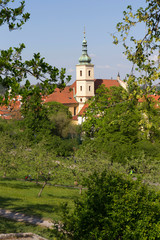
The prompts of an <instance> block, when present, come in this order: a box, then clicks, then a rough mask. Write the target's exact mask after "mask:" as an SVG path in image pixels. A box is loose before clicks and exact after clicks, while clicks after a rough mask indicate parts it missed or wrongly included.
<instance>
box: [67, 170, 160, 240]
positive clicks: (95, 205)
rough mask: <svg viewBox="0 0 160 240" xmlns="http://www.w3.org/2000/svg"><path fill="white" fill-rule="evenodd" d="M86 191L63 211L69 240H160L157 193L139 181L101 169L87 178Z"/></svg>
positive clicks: (159, 215) (159, 212)
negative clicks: (73, 204)
mask: <svg viewBox="0 0 160 240" xmlns="http://www.w3.org/2000/svg"><path fill="white" fill-rule="evenodd" d="M87 187H88V190H87V191H86V193H85V195H84V196H83V197H82V199H80V200H78V201H77V202H76V203H75V209H74V212H73V213H72V214H70V213H68V211H67V208H65V210H64V228H65V229H66V230H67V232H69V233H70V234H69V239H79V240H86V239H90V240H92V239H99V240H103V239H104V240H106V239H107V240H117V239H124V240H128V239H133V240H138V239H141V240H143V239H160V221H159V219H160V206H159V203H160V202H159V195H158V194H156V193H155V192H154V191H149V190H148V188H147V186H145V185H144V184H141V183H140V181H133V180H131V179H130V178H128V177H127V176H122V175H121V174H117V173H115V172H111V173H108V174H107V172H106V171H104V172H103V173H102V174H100V175H98V174H97V173H94V174H93V175H92V176H91V177H90V178H89V179H88V180H87Z"/></svg>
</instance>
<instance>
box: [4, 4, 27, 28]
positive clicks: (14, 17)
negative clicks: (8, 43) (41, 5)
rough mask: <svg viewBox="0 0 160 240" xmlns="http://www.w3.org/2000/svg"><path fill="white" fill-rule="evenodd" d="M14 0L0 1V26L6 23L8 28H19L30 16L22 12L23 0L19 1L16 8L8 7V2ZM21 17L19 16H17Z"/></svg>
mask: <svg viewBox="0 0 160 240" xmlns="http://www.w3.org/2000/svg"><path fill="white" fill-rule="evenodd" d="M11 2H12V3H13V2H14V0H12V1H11V0H1V1H0V26H2V25H3V24H5V23H7V25H8V27H9V30H15V29H18V28H21V26H22V25H23V24H24V23H25V22H26V21H27V20H28V19H29V18H30V14H29V13H23V12H24V7H25V1H22V2H20V6H19V7H16V8H11V7H9V3H11ZM19 17H21V18H19Z"/></svg>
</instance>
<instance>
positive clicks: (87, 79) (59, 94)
mask: <svg viewBox="0 0 160 240" xmlns="http://www.w3.org/2000/svg"><path fill="white" fill-rule="evenodd" d="M101 84H104V85H105V87H111V86H122V87H124V88H126V84H125V83H124V82H123V81H122V80H120V76H119V74H118V76H117V79H116V80H112V79H95V78H94V64H92V63H91V58H90V57H89V56H88V53H87V41H86V37H85V32H84V39H83V42H82V55H81V56H80V58H79V63H78V64H77V65H76V81H75V82H74V83H73V84H72V85H70V86H66V87H65V88H64V90H60V89H58V88H56V89H55V91H54V92H53V93H52V94H50V95H49V96H48V97H47V98H46V99H45V100H44V101H45V102H53V101H56V102H60V103H62V104H64V105H65V106H67V107H68V108H69V110H70V111H71V113H72V118H73V121H74V122H75V124H81V123H82V121H83V112H84V111H85V109H86V108H87V106H88V105H87V100H88V99H90V98H91V97H93V96H94V95H95V93H96V90H97V88H98V87H99V86H100V85H101Z"/></svg>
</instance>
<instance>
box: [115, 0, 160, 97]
mask: <svg viewBox="0 0 160 240" xmlns="http://www.w3.org/2000/svg"><path fill="white" fill-rule="evenodd" d="M159 12H160V4H159V0H156V1H155V0H146V6H145V7H140V8H139V9H137V10H136V11H135V12H133V10H132V6H128V7H127V10H126V11H124V12H123V15H124V17H123V21H122V22H119V23H118V24H117V30H118V32H119V33H120V36H119V37H117V36H115V35H114V36H113V39H114V43H115V44H118V43H119V42H123V46H124V49H125V50H124V54H125V55H126V57H127V59H128V60H129V61H131V62H132V63H133V67H132V74H131V75H128V76H127V78H128V79H127V83H128V90H129V93H130V99H134V100H137V99H139V98H141V97H145V98H146V100H147V96H148V94H151V93H155V88H154V86H153V82H154V81H156V80H158V79H159V78H160V73H159V69H160V65H159V62H158V61H159V59H157V60H153V56H154V55H157V54H158V50H159V42H160V39H159V35H160V20H159ZM139 25H140V26H141V27H143V28H144V33H143V35H142V37H141V39H136V37H135V36H134V35H130V32H131V29H132V28H134V33H135V32H136V27H137V26H139ZM136 73H139V74H136ZM142 85H143V86H145V87H144V88H141V86H142Z"/></svg>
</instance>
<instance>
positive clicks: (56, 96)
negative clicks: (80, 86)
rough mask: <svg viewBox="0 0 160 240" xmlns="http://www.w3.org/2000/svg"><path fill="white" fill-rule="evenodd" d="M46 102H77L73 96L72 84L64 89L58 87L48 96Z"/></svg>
mask: <svg viewBox="0 0 160 240" xmlns="http://www.w3.org/2000/svg"><path fill="white" fill-rule="evenodd" d="M45 102H59V103H62V104H69V103H77V101H76V100H75V98H74V97H73V88H72V86H67V87H65V88H64V89H63V90H61V89H59V88H56V89H55V90H54V92H53V93H52V94H50V95H48V96H47V97H46V99H45Z"/></svg>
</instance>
